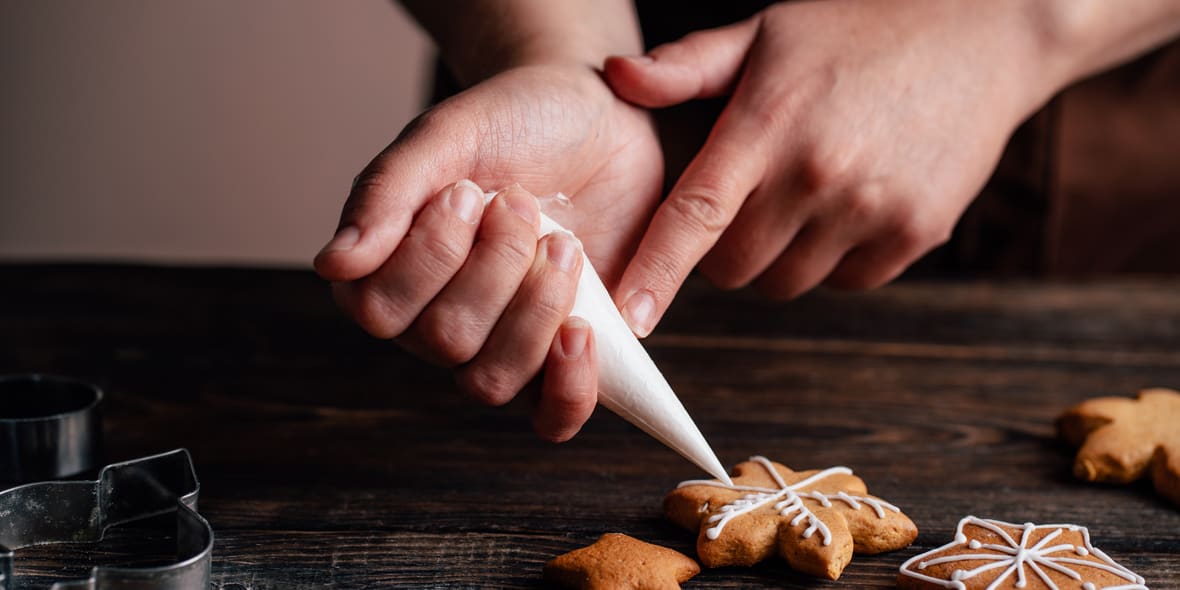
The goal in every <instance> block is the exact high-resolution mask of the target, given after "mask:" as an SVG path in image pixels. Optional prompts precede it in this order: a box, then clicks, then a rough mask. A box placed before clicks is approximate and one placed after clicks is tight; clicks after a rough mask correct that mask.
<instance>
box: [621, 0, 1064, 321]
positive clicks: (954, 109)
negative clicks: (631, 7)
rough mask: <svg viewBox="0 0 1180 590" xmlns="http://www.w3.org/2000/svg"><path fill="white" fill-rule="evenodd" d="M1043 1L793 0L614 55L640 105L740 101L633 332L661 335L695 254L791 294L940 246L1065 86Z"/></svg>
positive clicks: (667, 213) (722, 273)
mask: <svg viewBox="0 0 1180 590" xmlns="http://www.w3.org/2000/svg"><path fill="white" fill-rule="evenodd" d="M1033 9H1034V8H1033V7H1029V8H1027V9H1025V8H1021V5H1020V4H1019V3H1017V4H1013V3H1010V2H945V1H944V0H924V1H918V0H916V1H911V2H888V3H886V2H863V1H861V0H827V1H824V2H783V3H780V4H777V5H774V6H772V7H770V8H768V9H766V10H765V11H763V12H762V13H760V14H758V15H757V16H755V17H753V18H751V19H749V20H746V21H743V22H740V23H737V24H735V25H731V26H728V27H723V28H719V29H712V30H708V31H702V32H697V33H693V34H691V35H688V36H687V37H685V38H683V39H681V40H679V41H676V42H674V43H669V44H666V45H662V46H660V47H657V48H655V49H654V50H652V51H651V52H650V53H649V54H648V55H647V56H644V57H626V58H624V57H614V58H611V59H609V60H608V61H607V63H606V78H607V80H608V82H609V83H610V84H611V86H612V88H613V90H614V91H615V92H616V93H617V94H618V95H619V96H621V97H623V98H624V99H626V100H628V101H630V102H633V103H635V104H638V105H642V106H646V107H664V106H669V105H673V104H677V103H680V102H684V101H687V100H690V99H694V98H701V97H709V96H717V95H722V94H726V93H730V92H732V97H731V98H730V100H729V102H728V104H727V106H726V108H725V110H724V112H723V113H722V115H721V116H720V118H719V119H718V120H717V122H716V124H715V125H714V127H713V129H712V133H711V134H710V136H709V138H708V140H707V141H706V143H705V145H704V147H703V148H702V149H701V151H700V152H699V153H698V154H697V156H696V158H695V159H694V160H693V161H692V163H691V164H690V165H689V166H688V168H687V169H686V171H685V172H684V174H683V175H682V176H681V177H680V179H679V180H678V182H677V183H676V185H675V187H674V188H673V189H672V191H671V193H670V194H669V196H668V197H667V199H666V200H665V201H664V203H663V204H662V205H661V206H660V208H659V210H658V211H657V212H656V215H655V217H654V219H653V221H652V224H651V226H650V227H649V228H648V230H647V232H646V234H645V235H644V238H643V241H642V243H641V244H640V247H639V251H638V252H637V254H636V256H635V257H634V258H633V260H632V261H631V263H630V264H629V266H628V267H627V269H626V271H625V272H624V274H623V277H622V279H621V281H620V284H619V287H618V290H617V291H616V297H617V301H618V302H619V303H620V304H621V306H622V308H623V312H624V316H625V317H626V318H627V319H628V321H629V323H630V324H631V327H632V329H633V330H635V332H636V333H638V334H640V335H646V334H647V333H649V332H650V331H651V330H652V328H653V327H654V326H655V324H656V322H657V321H658V320H659V318H660V316H661V315H663V313H664V311H665V309H666V308H667V306H668V304H669V303H670V301H671V299H672V297H673V295H674V294H675V293H676V291H677V290H678V289H679V287H680V285H681V283H682V282H683V280H684V279H685V277H686V276H687V275H688V273H689V272H690V271H691V270H692V268H693V267H694V266H696V264H697V262H698V261H699V262H700V269H701V271H702V273H703V274H704V275H705V276H706V277H707V278H709V279H711V280H712V281H713V282H714V283H716V284H717V285H719V286H721V287H724V288H738V287H741V286H744V285H746V284H748V283H751V282H753V283H754V285H755V286H756V287H758V288H760V289H761V290H762V291H764V292H766V293H768V294H770V295H771V296H774V297H778V298H791V297H794V296H796V295H799V294H800V293H803V292H804V291H807V290H809V289H811V288H812V287H814V286H816V285H817V284H819V283H820V282H824V281H826V282H827V283H829V284H832V285H836V286H844V287H860V288H867V287H873V286H877V285H880V284H882V283H885V282H887V281H889V280H891V279H892V278H893V277H895V276H897V275H898V274H899V273H900V272H901V271H902V270H904V269H905V268H906V267H907V266H908V265H909V264H911V263H912V262H913V261H914V260H915V259H917V258H918V257H919V256H921V255H922V254H924V253H925V252H927V251H928V250H930V249H931V248H933V247H934V246H936V245H938V244H940V243H942V242H943V241H945V240H946V239H947V238H948V237H949V236H950V233H951V229H952V228H953V226H954V224H955V223H956V221H957V220H958V218H959V216H960V215H962V213H963V211H964V209H965V208H966V206H967V204H968V203H969V202H970V200H971V199H972V198H974V196H975V195H976V194H977V193H978V191H979V190H980V188H981V187H982V185H983V183H984V181H985V180H986V179H987V177H988V175H989V174H990V172H991V170H992V169H993V168H994V166H995V164H996V161H997V160H998V158H999V155H1000V153H1001V151H1002V149H1003V146H1004V144H1005V142H1006V140H1007V138H1008V136H1009V135H1010V134H1011V132H1012V131H1013V130H1014V129H1015V127H1016V125H1017V124H1018V123H1019V122H1020V121H1021V120H1022V119H1023V118H1025V117H1026V116H1027V115H1028V114H1029V113H1030V112H1031V111H1032V110H1033V109H1034V108H1035V107H1036V106H1038V105H1039V104H1040V103H1041V102H1042V101H1044V100H1046V99H1047V97H1048V96H1049V93H1050V92H1052V90H1053V86H1052V85H1053V80H1054V77H1053V75H1051V74H1053V72H1052V71H1051V68H1050V67H1048V66H1049V65H1050V64H1049V63H1048V62H1047V61H1045V60H1043V59H1041V57H1042V56H1040V55H1039V54H1038V49H1039V48H1038V47H1037V46H1036V43H1035V41H1034V39H1035V35H1033V34H1031V33H1030V32H1029V29H1030V28H1031V26H1032V25H1031V17H1030V16H1029V15H1027V14H1024V12H1028V11H1030V10H1033ZM1038 60H1040V61H1038ZM706 253H707V255H706ZM702 258H703V259H702Z"/></svg>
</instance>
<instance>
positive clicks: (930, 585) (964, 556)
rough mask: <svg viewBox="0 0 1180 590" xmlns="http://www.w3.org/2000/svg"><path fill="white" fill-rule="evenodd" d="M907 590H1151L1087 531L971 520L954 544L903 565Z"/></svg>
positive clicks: (903, 584) (1064, 526)
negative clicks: (1091, 542) (1098, 545)
mask: <svg viewBox="0 0 1180 590" xmlns="http://www.w3.org/2000/svg"><path fill="white" fill-rule="evenodd" d="M897 586H898V588H901V589H902V590H942V589H949V590H1010V589H1023V590H1147V586H1144V585H1143V578H1141V577H1139V576H1138V575H1136V574H1135V573H1133V572H1131V570H1128V569H1127V568H1125V567H1123V566H1121V565H1119V564H1117V563H1115V561H1114V560H1113V559H1111V558H1109V557H1107V556H1106V554H1105V553H1103V552H1101V551H1099V550H1098V549H1095V548H1094V546H1093V545H1091V544H1090V533H1089V531H1087V530H1086V528H1085V527H1081V526H1077V525H1073V524H1043V525H1034V524H1032V523H1026V524H1011V523H1007V522H1000V521H998V520H987V519H983V518H976V517H974V516H968V517H966V518H964V519H963V520H960V521H959V528H958V530H957V531H956V532H955V540H954V541H952V542H951V543H948V544H946V545H943V546H942V547H939V548H938V549H935V550H933V551H927V552H926V553H923V554H921V555H917V556H914V557H912V558H910V559H909V560H908V561H906V562H905V563H904V564H902V566H901V571H900V573H898V575H897Z"/></svg>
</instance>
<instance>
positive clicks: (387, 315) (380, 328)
mask: <svg viewBox="0 0 1180 590" xmlns="http://www.w3.org/2000/svg"><path fill="white" fill-rule="evenodd" d="M351 303H352V306H353V307H352V310H351V311H352V316H353V319H354V320H355V321H356V323H357V325H359V326H360V327H361V329H362V330H364V331H365V332H368V333H369V335H371V336H373V337H375V338H381V339H383V340H388V339H391V338H394V337H396V336H398V335H399V334H401V333H402V332H403V331H404V330H405V325H404V324H403V322H402V321H401V319H400V316H401V313H400V311H399V310H398V309H397V306H395V305H394V304H393V302H391V301H390V300H389V298H387V297H386V296H385V295H384V294H382V293H381V292H380V291H379V290H378V289H376V288H375V287H373V286H372V285H365V286H363V287H361V288H360V289H358V290H357V292H356V295H355V297H354V298H353V299H352V302H351Z"/></svg>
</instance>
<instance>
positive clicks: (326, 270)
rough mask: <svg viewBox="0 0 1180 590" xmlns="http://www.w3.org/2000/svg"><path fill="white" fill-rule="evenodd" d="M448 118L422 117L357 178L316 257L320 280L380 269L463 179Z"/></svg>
mask: <svg viewBox="0 0 1180 590" xmlns="http://www.w3.org/2000/svg"><path fill="white" fill-rule="evenodd" d="M446 119H447V118H446V117H441V116H436V113H434V112H432V111H427V112H426V113H424V114H423V115H421V116H419V117H418V118H417V119H415V120H414V121H413V122H411V123H410V124H409V125H408V126H407V127H406V128H405V129H404V130H403V131H402V133H401V134H400V135H399V136H398V138H397V139H395V140H394V141H393V143H392V144H390V145H389V147H387V148H385V150H384V151H382V152H381V153H380V154H379V155H378V156H377V157H376V158H374V159H373V161H372V162H371V163H370V164H369V165H368V166H366V167H365V169H364V170H363V171H362V172H361V173H360V174H359V175H358V176H357V177H356V180H355V181H353V186H352V191H351V192H350V193H349V195H348V200H347V201H346V202H345V204H344V210H343V212H342V213H341V214H340V223H339V225H338V226H337V229H336V234H335V236H333V238H332V239H331V240H330V241H329V242H328V243H327V245H325V246H324V248H323V249H322V250H320V252H319V254H317V255H316V257H315V262H314V264H315V269H316V272H317V273H319V275H320V276H321V277H323V278H325V279H327V280H329V281H352V280H356V279H359V278H362V277H364V276H367V275H369V274H370V273H372V272H373V271H375V270H377V269H378V268H380V267H381V265H382V264H383V263H384V262H385V260H386V259H388V258H389V256H390V255H391V254H392V253H393V251H394V249H396V248H397V246H398V244H399V243H401V240H402V238H403V237H404V236H405V234H406V232H407V231H408V230H409V228H410V224H411V222H412V221H413V219H414V216H415V215H416V214H417V212H418V210H419V209H421V207H422V205H423V204H424V203H425V202H426V201H427V200H428V199H429V198H430V197H431V196H433V195H434V194H436V193H438V191H439V190H440V189H441V188H443V186H445V185H446V184H448V183H450V182H452V181H453V180H454V179H456V178H463V177H464V175H465V174H464V172H465V171H463V170H460V169H459V167H458V166H457V165H456V163H457V162H460V161H461V160H460V159H459V158H454V157H450V156H449V155H448V154H449V153H450V151H451V149H452V148H453V144H454V143H456V141H455V140H456V133H455V132H454V129H453V124H452V123H451V122H447V121H446ZM443 127H447V128H446V129H444V128H443ZM445 139H450V140H451V142H450V143H447V142H446V141H444V140H445ZM458 143H462V142H458Z"/></svg>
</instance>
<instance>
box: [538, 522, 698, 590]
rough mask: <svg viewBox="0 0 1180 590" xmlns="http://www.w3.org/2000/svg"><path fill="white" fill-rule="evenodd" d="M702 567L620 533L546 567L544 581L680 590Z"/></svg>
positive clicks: (594, 588)
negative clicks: (683, 583)
mask: <svg viewBox="0 0 1180 590" xmlns="http://www.w3.org/2000/svg"><path fill="white" fill-rule="evenodd" d="M700 571H701V566H699V565H697V562H695V561H693V560H692V558H690V557H688V556H686V555H684V554H682V553H680V552H677V551H673V550H671V549H668V548H667V547H660V546H659V545H652V544H651V543H645V542H643V541H640V540H639V539H635V538H633V537H628V536H627V535H623V534H619V533H607V534H605V535H603V536H601V537H599V538H598V540H597V541H595V542H594V544H593V545H590V546H587V547H582V548H581V549H575V550H574V551H570V552H569V553H566V554H564V555H559V556H557V557H555V558H553V559H551V560H549V562H548V563H546V564H545V581H547V582H549V583H551V584H556V585H559V586H561V587H563V588H576V589H578V590H680V583H681V582H684V581H687V580H688V579H689V578H691V577H693V576H695V575H697V574H698V573H700Z"/></svg>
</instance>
